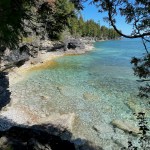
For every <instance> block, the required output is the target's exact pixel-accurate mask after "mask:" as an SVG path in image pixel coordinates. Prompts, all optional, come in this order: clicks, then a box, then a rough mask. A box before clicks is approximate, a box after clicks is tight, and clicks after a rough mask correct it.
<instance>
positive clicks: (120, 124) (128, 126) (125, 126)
mask: <svg viewBox="0 0 150 150" xmlns="http://www.w3.org/2000/svg"><path fill="white" fill-rule="evenodd" d="M111 124H112V125H113V126H114V127H117V128H119V129H121V130H123V131H125V132H131V133H132V134H133V135H138V133H139V132H140V131H139V128H138V127H136V126H135V125H134V124H133V123H130V122H129V121H122V120H113V121H112V122H111Z"/></svg>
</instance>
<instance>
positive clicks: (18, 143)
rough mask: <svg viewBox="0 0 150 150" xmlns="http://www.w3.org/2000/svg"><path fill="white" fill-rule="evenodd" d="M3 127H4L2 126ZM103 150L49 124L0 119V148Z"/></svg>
mask: <svg viewBox="0 0 150 150" xmlns="http://www.w3.org/2000/svg"><path fill="white" fill-rule="evenodd" d="M3 126H4V127H5V130H4V128H2V127H3ZM8 148H9V149H11V150H103V149H102V148H101V147H98V146H95V145H93V144H92V143H91V142H89V141H87V140H83V139H79V138H78V139H75V140H73V139H72V133H71V132H70V131H68V130H66V129H62V128H58V127H54V126H53V125H51V124H41V125H33V126H27V125H18V124H16V123H15V122H13V121H11V120H8V119H7V118H1V119H0V150H8Z"/></svg>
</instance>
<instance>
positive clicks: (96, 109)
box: [12, 39, 147, 150]
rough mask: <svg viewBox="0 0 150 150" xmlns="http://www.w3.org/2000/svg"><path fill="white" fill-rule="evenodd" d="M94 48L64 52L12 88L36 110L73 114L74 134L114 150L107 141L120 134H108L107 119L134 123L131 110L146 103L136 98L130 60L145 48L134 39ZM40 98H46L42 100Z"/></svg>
mask: <svg viewBox="0 0 150 150" xmlns="http://www.w3.org/2000/svg"><path fill="white" fill-rule="evenodd" d="M94 46H95V48H94V50H93V51H91V52H89V53H86V54H83V55H76V56H64V57H61V58H58V59H56V60H55V65H53V66H49V67H48V68H47V69H43V70H34V71H32V72H31V73H30V74H29V76H28V78H27V79H26V80H24V81H21V82H20V83H18V84H16V85H14V87H12V89H13V90H16V91H17V93H18V95H19V94H20V95H22V97H21V98H20V102H21V103H23V104H25V105H28V106H30V108H32V109H35V110H37V111H39V112H42V113H45V114H47V115H50V114H52V113H61V114H64V113H75V114H76V121H75V123H74V128H73V135H74V137H75V138H77V137H80V138H86V139H88V140H90V141H92V142H95V143H96V144H97V145H100V146H102V147H103V148H104V149H110V150H111V149H113V148H114V149H117V148H115V146H114V145H113V144H112V143H113V141H114V140H113V139H115V140H117V141H121V140H122V139H123V140H122V141H124V139H125V138H126V137H124V134H123V132H122V131H121V130H118V131H116V132H114V129H113V127H112V125H111V124H110V123H111V121H112V120H115V119H119V120H130V121H134V122H136V119H135V117H134V116H133V111H134V110H135V111H136V109H137V111H139V110H141V109H143V108H144V109H147V108H146V105H145V104H146V101H145V100H140V99H139V98H138V97H137V94H138V86H139V84H138V83H137V82H136V79H137V78H136V77H135V76H134V75H133V70H132V66H131V64H130V60H131V57H133V56H140V55H142V54H143V53H144V52H145V51H144V48H143V45H142V43H141V41H140V40H139V39H136V40H127V39H123V40H116V41H104V42H96V43H95V44H94ZM41 96H46V97H48V100H47V101H46V103H45V101H43V100H42V99H41ZM130 103H131V106H130ZM132 104H135V105H134V106H133V105H132ZM131 107H133V108H131ZM93 126H98V127H99V128H100V131H99V132H96V131H95V130H94V129H93ZM125 142H126V141H125Z"/></svg>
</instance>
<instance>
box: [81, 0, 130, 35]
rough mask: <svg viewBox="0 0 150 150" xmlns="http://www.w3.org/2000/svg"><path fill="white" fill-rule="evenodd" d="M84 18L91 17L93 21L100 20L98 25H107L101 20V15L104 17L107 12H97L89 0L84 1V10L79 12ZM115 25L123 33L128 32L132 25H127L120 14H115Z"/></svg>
mask: <svg viewBox="0 0 150 150" xmlns="http://www.w3.org/2000/svg"><path fill="white" fill-rule="evenodd" d="M81 14H82V16H83V18H84V20H89V19H93V20H94V21H95V22H97V23H98V22H99V21H100V25H101V26H102V25H105V26H106V27H109V24H108V23H107V22H105V21H104V20H103V17H106V16H107V14H105V13H99V12H98V9H97V8H96V7H95V6H94V5H91V4H89V2H86V3H84V10H83V11H82V12H81ZM116 21H117V24H116V25H117V27H118V28H119V29H120V30H121V31H122V32H123V33H125V34H130V33H131V31H132V26H130V25H127V24H126V23H125V20H124V18H123V17H121V16H117V18H116Z"/></svg>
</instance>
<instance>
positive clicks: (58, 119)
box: [0, 40, 93, 149]
mask: <svg viewBox="0 0 150 150" xmlns="http://www.w3.org/2000/svg"><path fill="white" fill-rule="evenodd" d="M73 41H74V40H73ZM78 42H79V41H78V40H77V41H76V40H75V44H73V42H72V45H71V44H70V46H71V47H70V48H67V50H64V49H62V47H61V48H60V47H59V48H58V49H56V50H53V51H52V50H50V51H49V49H50V48H51V47H53V45H54V43H53V44H52V43H51V42H50V41H45V43H44V45H45V46H46V49H45V50H41V51H39V52H38V54H37V55H36V57H34V58H33V57H29V58H28V59H26V58H25V57H26V55H25V57H24V56H19V57H23V58H22V59H20V61H22V60H24V59H25V60H26V61H25V62H24V64H23V65H21V66H19V67H16V66H14V67H13V68H10V69H8V71H6V72H8V75H7V79H8V81H7V82H8V87H11V86H12V85H15V84H16V83H17V82H19V81H21V80H23V79H24V78H25V77H26V75H27V73H28V72H29V71H32V70H33V69H39V68H44V67H45V66H46V67H47V66H50V65H53V60H54V59H55V58H57V57H62V56H65V55H79V54H83V53H86V52H88V51H91V50H92V49H93V45H92V43H93V41H92V42H91V41H88V42H86V44H85V41H84V43H83V42H82V43H80V42H79V43H78ZM68 43H69V42H68ZM73 45H74V46H73ZM81 48H82V49H81ZM5 53H6V54H5V57H7V56H8V55H9V54H10V53H11V52H8V50H7V52H5ZM23 55H24V54H23ZM12 56H13V54H12ZM3 62H4V63H3V66H2V67H1V68H3V67H4V66H7V64H8V63H9V61H6V60H5V61H3ZM8 87H6V88H8ZM10 92H11V89H10ZM17 97H18V96H16V95H15V93H11V95H9V101H10V102H9V103H8V105H6V106H4V107H2V109H1V111H0V119H1V124H0V131H6V130H7V131H9V130H11V128H12V127H13V126H16V125H17V126H32V125H37V124H38V125H42V124H51V125H52V126H53V127H55V128H57V129H59V130H61V132H64V131H65V130H67V131H69V132H71V131H72V125H73V122H74V119H75V114H74V113H70V114H52V115H50V116H47V115H46V114H38V113H37V112H34V111H33V110H30V108H28V107H27V106H24V105H22V104H19V98H17ZM43 99H45V97H43ZM22 129H23V127H22ZM23 130H24V129H23ZM56 134H60V133H56ZM1 136H2V137H3V138H4V134H2V135H1ZM0 143H1V140H0ZM73 149H74V148H73Z"/></svg>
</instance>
